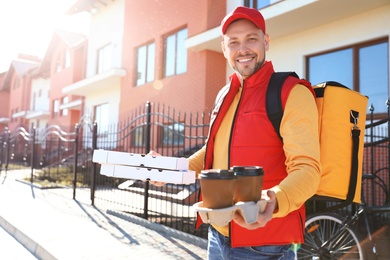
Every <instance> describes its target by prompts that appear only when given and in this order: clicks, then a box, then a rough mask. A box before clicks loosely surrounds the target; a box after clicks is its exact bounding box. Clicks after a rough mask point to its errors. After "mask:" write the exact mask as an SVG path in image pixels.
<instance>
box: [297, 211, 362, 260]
mask: <svg viewBox="0 0 390 260" xmlns="http://www.w3.org/2000/svg"><path fill="white" fill-rule="evenodd" d="M359 241H360V239H359V235H358V233H357V231H356V230H355V229H354V228H353V227H350V226H347V225H344V224H343V221H342V218H341V217H340V216H338V215H336V214H332V213H325V214H320V215H313V216H311V217H309V218H308V219H307V220H306V223H305V242H304V243H303V244H302V245H301V248H300V249H299V250H298V259H319V260H322V259H364V251H363V248H362V246H361V244H360V243H359Z"/></svg>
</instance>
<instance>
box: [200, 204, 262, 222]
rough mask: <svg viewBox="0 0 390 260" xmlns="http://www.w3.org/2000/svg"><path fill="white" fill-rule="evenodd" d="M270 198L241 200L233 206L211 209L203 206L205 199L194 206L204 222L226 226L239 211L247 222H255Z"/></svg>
mask: <svg viewBox="0 0 390 260" xmlns="http://www.w3.org/2000/svg"><path fill="white" fill-rule="evenodd" d="M267 202H268V200H264V199H262V200H259V201H257V202H253V201H248V202H242V201H239V202H237V203H236V204H234V205H233V206H231V207H227V208H222V209H210V208H205V207H203V201H200V202H198V203H195V204H194V205H193V208H194V210H195V211H196V212H198V213H199V215H200V217H201V218H202V221H203V222H204V223H209V224H214V225H216V226H220V227H223V226H226V225H227V224H229V222H230V221H231V220H232V219H233V215H234V213H235V212H236V211H238V212H239V213H240V214H241V216H243V218H244V220H245V222H246V223H247V224H252V223H255V222H256V220H257V215H258V213H259V212H263V211H264V209H265V206H266V205H267Z"/></svg>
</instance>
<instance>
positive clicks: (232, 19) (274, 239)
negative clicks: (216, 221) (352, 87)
mask: <svg viewBox="0 0 390 260" xmlns="http://www.w3.org/2000/svg"><path fill="white" fill-rule="evenodd" d="M221 27H222V50H223V53H224V56H225V58H226V59H227V61H228V62H229V64H230V66H231V67H232V68H233V69H234V71H235V73H234V74H233V75H232V76H231V77H230V83H229V84H228V85H227V86H225V87H224V88H223V89H222V90H221V91H220V93H219V94H218V97H217V99H216V103H215V107H214V110H213V112H212V118H211V123H210V130H209V136H208V140H207V142H206V145H205V146H204V147H203V148H202V149H201V150H199V151H198V152H196V153H195V154H194V155H192V156H191V157H190V167H189V168H190V169H191V170H195V171H196V172H198V173H199V172H200V171H201V170H202V169H229V168H230V167H232V166H238V165H253V166H262V167H263V169H264V172H265V174H264V183H263V189H264V190H265V191H264V196H267V197H268V198H269V202H268V203H267V206H266V208H265V211H264V212H263V213H259V214H258V218H257V222H256V223H253V224H250V225H248V224H246V222H245V221H244V219H243V217H242V216H241V215H240V214H238V213H236V214H235V215H234V218H233V220H232V221H231V223H230V224H229V225H228V226H225V227H219V226H215V225H211V226H210V228H209V236H208V240H209V244H208V259H213V260H214V259H294V258H295V250H294V248H296V247H297V246H296V245H297V244H300V243H302V242H303V236H304V234H303V232H304V223H305V208H304V202H305V201H306V200H307V199H309V198H310V197H311V196H312V195H314V193H315V192H316V190H317V187H318V185H319V180H320V162H319V160H320V159H319V150H320V149H319V141H318V122H317V120H318V115H317V109H316V104H315V100H314V97H313V93H312V91H311V89H310V88H309V86H310V84H309V83H308V82H306V81H304V80H299V79H296V78H294V77H289V78H288V79H287V80H286V82H285V85H284V86H283V90H282V103H283V108H284V116H283V119H282V122H281V126H280V134H281V136H282V139H283V141H282V140H281V139H280V137H279V136H278V135H277V133H276V132H275V130H274V128H273V126H272V124H271V122H270V121H269V119H268V117H267V114H266V108H265V94H266V90H267V87H268V82H269V80H270V77H271V75H272V73H273V72H274V68H273V65H272V63H271V62H270V61H267V60H266V52H267V51H268V49H269V44H270V37H269V36H268V35H267V34H266V27H265V21H264V19H263V16H262V15H261V14H260V12H259V11H258V10H255V9H251V8H246V7H237V8H236V9H235V10H234V11H233V12H231V13H230V14H228V15H227V16H226V17H225V18H224V19H223V20H222V23H221ZM200 224H201V219H200V218H199V219H198V223H197V225H198V226H199V225H200Z"/></svg>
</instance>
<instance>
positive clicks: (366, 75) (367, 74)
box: [359, 42, 389, 113]
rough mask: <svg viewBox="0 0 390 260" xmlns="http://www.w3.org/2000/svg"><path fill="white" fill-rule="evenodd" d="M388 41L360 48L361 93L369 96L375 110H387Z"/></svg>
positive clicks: (376, 111)
mask: <svg viewBox="0 0 390 260" xmlns="http://www.w3.org/2000/svg"><path fill="white" fill-rule="evenodd" d="M388 56H389V55H388V43H387V42H385V43H381V44H376V45H372V46H368V47H364V48H361V49H360V50H359V80H360V81H359V86H360V93H362V94H364V95H366V96H368V97H369V100H368V103H369V105H371V104H372V105H373V106H374V112H375V113H379V112H386V111H387V107H386V100H387V99H388V96H389V94H388V82H389V77H388V72H389V67H388V64H389V63H388Z"/></svg>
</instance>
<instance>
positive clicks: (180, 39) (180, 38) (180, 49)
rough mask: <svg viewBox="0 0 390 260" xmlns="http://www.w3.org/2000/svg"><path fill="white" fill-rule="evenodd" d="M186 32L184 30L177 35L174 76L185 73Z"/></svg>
mask: <svg viewBox="0 0 390 260" xmlns="http://www.w3.org/2000/svg"><path fill="white" fill-rule="evenodd" d="M187 34H188V30H187V29H184V30H181V31H179V32H178V34H177V61H176V62H177V64H176V74H181V73H184V72H186V71H187V49H186V46H185V40H186V39H187Z"/></svg>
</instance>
